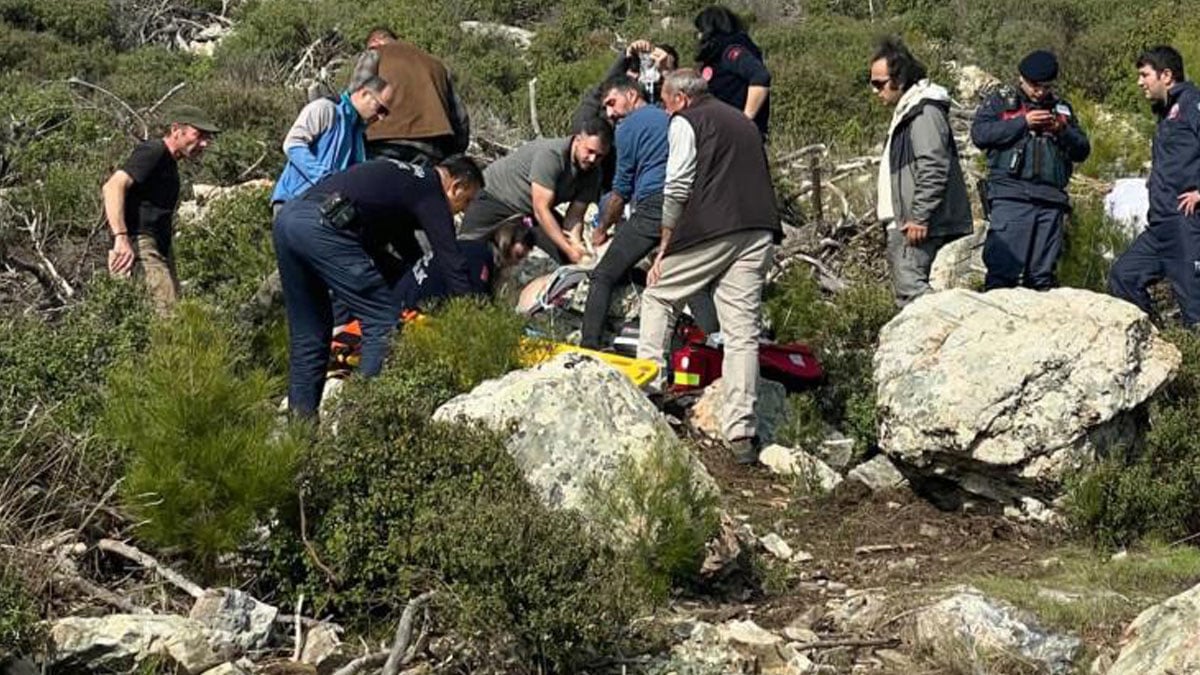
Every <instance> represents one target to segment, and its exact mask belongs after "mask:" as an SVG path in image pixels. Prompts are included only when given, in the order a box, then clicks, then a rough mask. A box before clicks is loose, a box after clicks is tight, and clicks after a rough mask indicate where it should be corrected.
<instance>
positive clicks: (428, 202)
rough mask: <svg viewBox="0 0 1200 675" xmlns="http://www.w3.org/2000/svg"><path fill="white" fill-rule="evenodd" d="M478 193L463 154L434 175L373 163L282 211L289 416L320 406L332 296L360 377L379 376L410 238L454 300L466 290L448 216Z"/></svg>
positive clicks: (278, 231) (410, 254)
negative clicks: (353, 322) (341, 310)
mask: <svg viewBox="0 0 1200 675" xmlns="http://www.w3.org/2000/svg"><path fill="white" fill-rule="evenodd" d="M481 187H483V173H482V171H480V169H479V166H478V165H477V164H475V162H474V160H472V159H470V158H467V157H464V156H462V155H455V156H453V157H450V158H448V159H446V160H444V161H442V163H441V164H439V165H437V166H436V167H434V168H432V169H430V168H425V167H420V166H414V165H411V164H405V163H403V162H399V161H396V160H391V159H378V160H374V161H370V162H365V163H363V164H356V165H354V166H352V167H350V168H349V169H347V170H346V171H342V172H341V173H335V174H331V175H330V176H328V177H326V178H324V179H322V180H321V181H320V182H319V183H317V184H316V185H314V186H313V187H312V188H310V189H309V190H308V191H306V192H305V193H304V194H303V195H302V196H300V197H299V198H296V199H293V200H291V201H288V202H287V203H285V204H284V206H283V209H282V210H280V212H279V216H278V217H277V218H276V219H275V227H274V240H275V257H276V259H277V260H278V262H279V278H280V281H281V282H282V284H283V302H284V305H285V306H286V308H287V322H288V334H289V338H288V339H289V344H288V361H289V363H288V407H289V408H290V409H291V411H292V413H293V414H294V415H298V416H302V417H304V416H311V415H313V414H315V413H316V411H317V406H318V405H319V404H320V402H321V392H322V390H323V389H324V386H325V370H326V367H327V366H328V364H329V347H330V337H331V332H332V330H333V307H332V302H331V300H330V297H329V296H330V293H331V292H332V294H333V295H334V297H336V298H337V299H338V300H340V301H341V302H343V303H344V304H345V305H346V307H347V308H348V309H349V310H350V313H351V315H353V316H355V317H358V318H359V320H360V321H361V322H362V339H363V341H362V363H361V365H360V366H359V372H360V373H361V374H362V375H364V376H366V377H371V376H374V375H377V374H378V373H379V370H380V368H381V367H382V366H383V360H384V357H385V356H386V355H387V350H388V342H389V340H390V338H391V334H392V330H393V329H394V328H395V327H396V322H397V320H398V318H399V316H400V309H401V308H400V307H398V306H397V304H396V300H395V299H394V294H393V292H392V284H393V283H394V282H395V281H396V280H397V279H399V278H400V277H401V276H403V274H404V273H405V272H407V271H408V269H409V268H410V267H412V265H413V263H415V262H416V261H417V260H418V259H419V258H420V257H421V255H422V251H421V247H420V244H418V243H417V240H416V238H415V236H414V233H415V232H416V230H418V229H420V230H424V232H425V236H426V237H427V238H428V239H429V244H430V246H431V247H432V249H433V253H434V254H435V255H436V256H437V257H438V259H439V260H440V261H442V263H443V266H444V268H445V272H446V285H447V286H448V290H449V293H450V295H463V294H466V293H469V292H470V291H471V283H470V280H469V278H468V274H467V261H466V259H465V258H464V257H463V255H462V253H461V252H460V251H459V250H458V245H457V243H456V242H455V236H454V220H453V214H455V213H460V212H462V210H463V209H465V208H466V206H467V204H468V203H469V202H470V201H471V199H472V198H473V197H474V196H475V193H476V192H478V191H479V189H480V188H481ZM387 249H391V250H393V251H395V252H397V253H399V254H400V258H401V259H400V260H399V261H397V259H396V256H394V255H391V253H390V252H387Z"/></svg>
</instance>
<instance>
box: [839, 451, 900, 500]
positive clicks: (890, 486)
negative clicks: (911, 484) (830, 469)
mask: <svg viewBox="0 0 1200 675" xmlns="http://www.w3.org/2000/svg"><path fill="white" fill-rule="evenodd" d="M846 478H849V479H850V480H855V481H858V482H860V483H862V484H863V485H865V486H867V487H868V488H870V489H871V491H872V492H883V491H885V490H898V489H900V488H902V487H904V486H906V485H908V479H906V478H905V477H904V474H902V473H900V470H899V469H897V468H896V465H895V464H892V461H891V460H890V459H888V458H887V457H885V456H884V455H875V456H874V457H872V458H871V459H869V460H867V461H866V462H863V463H862V464H859V465H858V466H856V467H854V468H853V469H850V473H848V474H846Z"/></svg>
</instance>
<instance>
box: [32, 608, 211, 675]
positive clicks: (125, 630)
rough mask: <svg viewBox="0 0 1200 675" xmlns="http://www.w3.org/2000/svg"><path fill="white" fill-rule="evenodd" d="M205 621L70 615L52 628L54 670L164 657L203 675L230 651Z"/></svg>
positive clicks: (125, 665) (121, 665)
mask: <svg viewBox="0 0 1200 675" xmlns="http://www.w3.org/2000/svg"><path fill="white" fill-rule="evenodd" d="M215 637H216V636H214V635H213V634H212V633H211V632H210V631H208V630H207V629H206V628H205V627H204V625H203V624H201V623H200V622H199V621H195V620H193V619H188V618H185V617H182V616H173V615H165V614H164V615H151V614H111V615H109V616H104V617H99V618H85V617H74V616H72V617H67V618H65V619H59V620H57V621H55V622H54V623H53V624H51V626H50V642H51V645H52V647H53V655H52V656H51V660H50V665H51V667H52V670H54V671H55V672H58V671H59V670H62V671H79V670H109V671H125V670H129V669H130V668H132V667H133V666H135V665H137V664H140V663H142V662H144V661H145V660H147V659H150V658H155V659H163V660H165V661H166V663H167V664H168V665H171V666H174V667H176V668H177V669H178V670H179V671H181V672H186V673H202V672H204V671H206V670H208V669H210V668H214V667H216V666H219V665H221V664H222V663H225V662H226V661H227V660H228V658H227V657H228V656H229V655H230V654H229V652H228V650H227V649H226V648H224V646H223V645H221V644H220V642H219V639H214V638H215Z"/></svg>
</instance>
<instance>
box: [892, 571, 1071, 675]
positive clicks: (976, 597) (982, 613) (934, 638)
mask: <svg viewBox="0 0 1200 675" xmlns="http://www.w3.org/2000/svg"><path fill="white" fill-rule="evenodd" d="M915 637H916V641H917V643H918V644H921V645H923V646H925V647H927V648H929V649H932V650H935V651H939V650H954V651H964V652H965V653H968V654H971V655H973V656H975V657H976V658H983V657H986V656H988V655H1000V654H1005V655H1010V656H1015V657H1018V658H1019V659H1021V660H1024V661H1030V662H1033V663H1035V664H1037V665H1039V666H1040V667H1041V668H1042V669H1044V670H1046V671H1048V672H1050V673H1066V672H1069V671H1070V670H1071V667H1072V663H1073V661H1074V659H1075V655H1076V654H1077V653H1078V652H1079V648H1080V646H1081V643H1080V641H1079V640H1078V639H1077V638H1074V637H1069V636H1063V635H1056V634H1054V633H1050V632H1048V631H1046V630H1044V629H1043V628H1041V627H1040V626H1039V625H1038V624H1037V623H1036V622H1035V621H1034V620H1033V618H1032V617H1030V616H1027V615H1026V614H1024V613H1023V612H1020V611H1018V610H1016V609H1014V608H1012V607H1010V606H1008V605H1006V604H1003V603H1000V602H997V601H995V600H992V599H990V598H987V597H985V596H984V595H983V594H982V593H980V592H979V591H977V590H975V589H972V588H969V589H966V590H964V591H962V592H960V593H956V594H955V595H952V596H950V597H948V598H946V599H945V600H942V601H941V602H939V603H937V604H935V605H933V606H931V607H929V608H927V609H925V610H923V611H921V612H920V613H918V614H917V616H916V635H915ZM960 648H964V649H960Z"/></svg>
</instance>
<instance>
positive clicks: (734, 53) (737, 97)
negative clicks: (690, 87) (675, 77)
mask: <svg viewBox="0 0 1200 675" xmlns="http://www.w3.org/2000/svg"><path fill="white" fill-rule="evenodd" d="M692 24H693V25H694V26H695V27H696V33H697V34H698V36H699V38H700V47H699V49H698V50H697V52H696V61H697V63H698V64H699V68H700V74H701V75H703V77H704V79H705V80H707V81H708V92H709V93H710V94H712V95H713V97H715V98H716V99H717V100H718V101H721V102H723V103H728V104H729V105H731V106H733V107H735V108H737V109H738V110H741V111H742V114H744V115H745V116H746V117H748V118H750V119H751V120H754V124H755V125H756V126H757V127H758V133H760V134H762V137H763V138H766V137H767V127H768V125H769V124H770V121H771V73H770V71H768V70H767V67H766V66H765V65H763V53H762V50H761V49H759V47H758V45H757V44H755V43H754V40H751V39H750V35H749V34H748V33H747V32H746V24H745V23H743V22H742V20H741V18H739V17H738V15H737V14H734V13H733V12H732V11H730V10H729V9H728V8H726V7H722V6H721V5H712V6H710V7H706V8H705V9H703V10H701V11H700V13H699V14H697V15H696V18H695V19H694V20H693V21H692Z"/></svg>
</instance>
